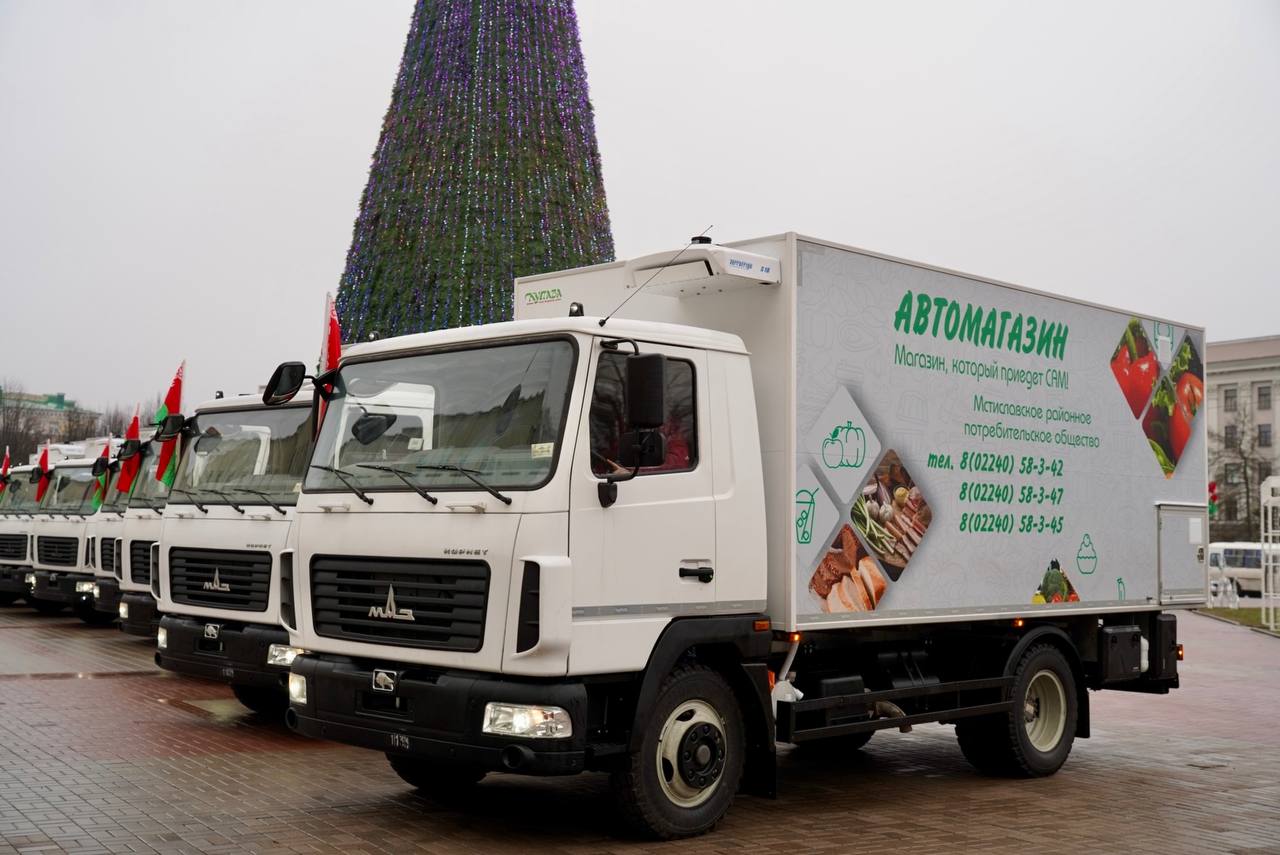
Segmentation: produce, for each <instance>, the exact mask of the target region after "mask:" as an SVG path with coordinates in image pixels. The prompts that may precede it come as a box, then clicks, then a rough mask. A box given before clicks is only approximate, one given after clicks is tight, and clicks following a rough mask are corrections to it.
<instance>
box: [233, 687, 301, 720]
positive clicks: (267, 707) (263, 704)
mask: <svg viewBox="0 0 1280 855" xmlns="http://www.w3.org/2000/svg"><path fill="white" fill-rule="evenodd" d="M231 693H232V694H234V695H235V696H236V700H237V701H239V702H240V703H241V704H243V705H244V706H246V707H248V708H249V709H251V710H253V711H254V712H256V713H258V714H259V715H269V716H279V717H281V718H283V717H284V711H285V710H287V709H288V708H289V694H288V692H286V691H285V690H284V689H275V688H267V687H265V686H242V685H238V684H236V683H232V684H231Z"/></svg>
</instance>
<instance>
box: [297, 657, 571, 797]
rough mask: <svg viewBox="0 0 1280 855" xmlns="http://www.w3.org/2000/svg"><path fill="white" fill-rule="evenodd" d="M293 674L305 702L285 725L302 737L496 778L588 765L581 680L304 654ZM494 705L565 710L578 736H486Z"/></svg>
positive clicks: (562, 772)
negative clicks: (303, 682) (383, 682)
mask: <svg viewBox="0 0 1280 855" xmlns="http://www.w3.org/2000/svg"><path fill="white" fill-rule="evenodd" d="M383 666H385V669H386V670H391V671H394V672H395V673H396V676H397V679H396V685H395V690H394V691H393V692H380V691H374V690H373V676H374V669H375V668H383ZM291 670H292V672H293V673H294V674H300V675H302V676H304V677H306V679H307V703H306V704H292V705H291V706H290V707H289V713H288V715H287V716H286V717H285V720H286V721H287V722H288V723H289V726H290V727H291V728H293V729H294V730H295V731H297V732H298V733H301V734H303V735H304V736H312V737H316V738H318V739H332V740H334V741H336V742H345V743H347V744H348V745H358V746H360V747H362V748H372V749H374V750H376V751H389V752H392V753H396V754H405V755H411V756H415V757H423V758H427V759H432V760H440V761H444V762H450V763H461V764H466V765H473V766H478V767H480V768H482V769H486V770H488V771H494V772H519V773H523V774H531V775H572V774H576V773H578V772H581V771H582V770H583V768H584V765H585V762H586V750H585V745H586V735H585V734H586V730H587V690H586V687H585V686H584V685H583V684H582V683H579V682H537V683H528V682H514V681H508V680H503V679H500V678H499V677H497V676H496V675H495V676H489V675H483V674H475V673H460V672H450V671H433V670H430V669H423V668H415V669H410V670H403V669H401V668H398V667H397V666H396V663H390V662H387V663H369V662H357V661H355V660H352V659H348V658H346V657H339V656H320V655H316V654H304V655H302V656H299V657H298V658H297V659H295V660H294V661H293V667H292V669H291ZM490 701H498V702H505V703H516V704H535V705H542V706H557V707H560V708H562V709H564V710H567V711H568V713H569V716H570V718H571V719H572V720H573V736H571V737H568V738H565V739H522V738H518V737H509V736H495V735H492V734H487V733H482V732H481V726H482V724H483V717H484V708H485V704H487V703H489V702H490Z"/></svg>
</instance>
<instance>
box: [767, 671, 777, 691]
mask: <svg viewBox="0 0 1280 855" xmlns="http://www.w3.org/2000/svg"><path fill="white" fill-rule="evenodd" d="M776 685H778V675H777V674H775V673H773V672H772V671H770V672H769V691H771V692H772V691H773V687H774V686H776Z"/></svg>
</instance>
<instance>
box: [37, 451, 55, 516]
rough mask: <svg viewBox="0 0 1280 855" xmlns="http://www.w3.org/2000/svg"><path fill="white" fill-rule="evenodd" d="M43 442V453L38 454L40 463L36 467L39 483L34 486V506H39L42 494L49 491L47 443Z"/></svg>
mask: <svg viewBox="0 0 1280 855" xmlns="http://www.w3.org/2000/svg"><path fill="white" fill-rule="evenodd" d="M50 441H51V440H45V444H44V451H42V452H40V462H39V463H37V464H36V466H37V467H38V468H39V469H40V482H39V483H38V484H36V504H40V500H41V499H43V498H44V494H45V493H46V492H48V490H49V481H50V480H51V479H50V478H49V442H50Z"/></svg>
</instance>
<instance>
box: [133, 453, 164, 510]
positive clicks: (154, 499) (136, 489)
mask: <svg viewBox="0 0 1280 855" xmlns="http://www.w3.org/2000/svg"><path fill="white" fill-rule="evenodd" d="M138 453H139V454H140V455H142V465H141V466H140V467H139V468H138V474H137V476H135V478H134V481H133V490H132V491H131V492H130V494H129V507H131V508H152V509H154V510H158V509H160V508H163V507H164V503H165V500H166V498H167V497H168V495H169V488H168V487H167V486H165V483H164V482H163V481H157V480H156V466H157V465H158V464H159V462H160V445H159V444H158V443H152V442H148V443H146V444H144V445H143V447H142V451H140V452H138Z"/></svg>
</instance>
